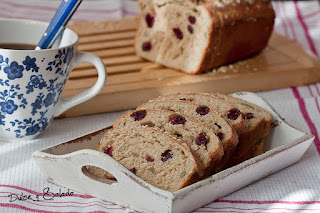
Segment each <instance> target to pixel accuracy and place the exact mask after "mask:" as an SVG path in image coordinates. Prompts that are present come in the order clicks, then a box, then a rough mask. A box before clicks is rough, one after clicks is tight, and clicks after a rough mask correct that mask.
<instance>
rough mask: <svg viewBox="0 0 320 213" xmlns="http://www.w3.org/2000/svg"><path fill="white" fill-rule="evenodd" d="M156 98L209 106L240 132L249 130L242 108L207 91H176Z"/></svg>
mask: <svg viewBox="0 0 320 213" xmlns="http://www.w3.org/2000/svg"><path fill="white" fill-rule="evenodd" d="M155 100H182V101H188V102H192V103H196V104H199V105H201V106H208V107H209V108H210V109H211V110H212V111H216V112H217V113H218V114H219V115H220V116H221V117H222V118H223V119H225V121H227V122H228V123H229V124H230V125H231V126H232V127H233V128H234V129H235V130H236V131H237V133H238V135H239V134H241V133H242V132H245V131H247V129H246V125H245V123H244V119H243V117H242V116H241V113H240V110H239V109H237V107H236V106H235V105H233V104H231V103H228V102H226V101H222V100H220V99H218V98H217V97H214V96H212V95H210V94H207V93H176V94H170V95H164V96H159V97H158V98H155V99H153V100H151V101H155Z"/></svg>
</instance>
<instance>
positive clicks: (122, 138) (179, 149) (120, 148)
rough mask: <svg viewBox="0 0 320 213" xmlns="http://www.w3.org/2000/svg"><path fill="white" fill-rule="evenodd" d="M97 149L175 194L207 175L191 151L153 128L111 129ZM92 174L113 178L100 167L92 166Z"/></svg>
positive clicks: (148, 180)
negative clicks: (204, 174) (201, 175)
mask: <svg viewBox="0 0 320 213" xmlns="http://www.w3.org/2000/svg"><path fill="white" fill-rule="evenodd" d="M97 149H98V150H99V151H101V152H104V153H106V154H108V155H109V156H111V157H113V158H114V159H115V160H117V161H118V162H119V163H121V164H122V165H123V166H125V167H126V168H127V169H129V170H130V171H131V172H132V173H134V174H135V175H137V176H138V177H140V178H141V179H143V180H145V181H146V182H148V183H150V184H152V185H154V186H156V187H158V188H161V189H164V190H167V191H171V192H174V191H177V190H179V189H181V188H183V187H185V186H187V185H189V184H192V183H194V182H195V181H198V180H199V176H200V175H199V174H201V173H203V167H202V165H201V163H199V162H198V159H197V158H195V157H194V155H193V153H192V152H191V151H190V149H189V148H187V147H186V146H185V145H184V144H182V143H181V142H180V141H178V140H177V139H175V138H173V137H172V136H170V135H169V134H165V133H163V132H161V131H159V130H156V129H154V128H150V127H135V128H126V129H113V130H109V131H108V132H107V133H106V134H105V135H104V137H103V138H102V139H101V141H100V143H99V146H98V148H97ZM89 171H90V172H92V173H93V174H95V175H97V176H99V177H104V178H112V177H113V176H112V175H111V174H110V173H108V172H107V171H105V170H102V169H100V168H98V167H94V166H90V167H89Z"/></svg>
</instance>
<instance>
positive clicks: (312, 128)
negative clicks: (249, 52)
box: [291, 87, 320, 203]
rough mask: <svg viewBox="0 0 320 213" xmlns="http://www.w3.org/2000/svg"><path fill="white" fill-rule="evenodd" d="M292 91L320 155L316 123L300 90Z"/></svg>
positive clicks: (294, 89) (293, 89) (294, 88)
mask: <svg viewBox="0 0 320 213" xmlns="http://www.w3.org/2000/svg"><path fill="white" fill-rule="evenodd" d="M291 89H292V92H293V94H294V96H295V98H296V99H297V100H298V103H299V107H300V111H301V113H302V115H303V117H304V119H305V121H306V122H307V124H308V126H309V129H310V131H311V133H312V134H313V135H314V136H315V139H314V143H315V145H316V148H317V150H318V153H319V154H320V141H319V135H318V131H317V128H316V126H315V125H314V123H313V122H312V120H311V118H310V116H309V114H308V112H307V108H306V105H305V103H304V100H303V98H302V97H301V96H300V93H299V91H298V89H297V88H296V87H293V88H291ZM319 203H320V202H319Z"/></svg>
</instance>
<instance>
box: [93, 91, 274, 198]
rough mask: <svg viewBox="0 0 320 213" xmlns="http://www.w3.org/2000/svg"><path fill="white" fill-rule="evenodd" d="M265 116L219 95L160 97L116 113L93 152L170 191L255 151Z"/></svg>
mask: <svg viewBox="0 0 320 213" xmlns="http://www.w3.org/2000/svg"><path fill="white" fill-rule="evenodd" d="M271 118H272V117H271V115H270V114H269V113H268V112H267V111H266V110H264V109H262V108H261V107H259V106H257V105H255V104H252V103H249V102H247V101H244V100H241V99H238V98H234V97H231V96H227V95H222V94H219V93H215V94H206V93H177V94H172V95H166V96H160V97H158V98H156V99H153V100H150V101H149V102H147V103H145V104H143V105H141V106H139V107H137V109H136V110H135V111H130V112H128V113H126V114H124V115H123V116H121V117H119V118H118V119H117V120H116V121H115V124H114V125H113V129H112V130H109V131H108V132H107V133H106V134H105V136H104V137H103V138H102V139H101V140H100V142H99V144H98V147H97V150H99V151H101V152H104V153H106V154H107V155H109V156H111V157H113V158H114V159H115V160H117V161H119V162H120V163H121V164H122V165H124V166H125V167H126V168H127V169H129V170H130V171H131V172H132V173H134V174H135V175H137V176H138V177H140V178H141V179H143V180H145V181H146V182H148V183H150V184H152V185H154V186H156V187H158V188H161V189H164V190H167V191H172V192H173V191H177V190H179V189H181V188H183V187H185V186H187V185H189V184H192V183H194V182H196V181H199V180H201V179H204V178H207V177H208V176H211V175H213V174H215V173H217V172H220V171H222V170H224V169H226V168H228V167H231V166H234V165H236V164H239V163H241V162H243V161H245V160H248V159H250V158H252V157H255V156H257V155H259V154H261V153H262V148H263V144H264V142H263V138H264V137H265V136H266V135H267V134H268V133H269V130H270V125H271ZM89 170H90V171H91V172H92V173H94V174H96V175H98V176H99V177H104V178H109V179H114V177H113V176H112V174H110V173H108V172H107V171H104V170H102V169H100V168H97V167H93V166H91V167H89Z"/></svg>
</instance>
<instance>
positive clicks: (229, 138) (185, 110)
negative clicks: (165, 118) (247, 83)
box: [137, 100, 239, 173]
mask: <svg viewBox="0 0 320 213" xmlns="http://www.w3.org/2000/svg"><path fill="white" fill-rule="evenodd" d="M145 109H159V110H170V111H174V112H177V113H180V114H182V115H186V116H188V117H192V118H194V119H197V120H198V121H200V122H201V123H202V124H204V125H206V126H207V127H209V128H210V129H211V130H213V132H214V133H215V134H216V135H217V136H218V138H219V139H220V140H221V142H222V145H223V151H224V155H223V157H222V160H221V162H220V163H219V165H218V166H216V171H215V173H216V172H218V171H220V170H221V169H222V168H223V167H224V165H225V164H226V163H227V162H228V160H229V158H230V155H231V154H232V153H233V151H234V150H235V148H236V146H237V144H238V142H239V140H238V134H237V133H236V131H235V130H234V129H233V128H232V127H231V126H230V125H229V124H228V123H227V122H226V121H225V120H224V119H223V118H221V117H220V116H219V114H218V113H216V112H215V111H212V110H211V109H210V108H209V107H208V106H205V105H199V104H196V103H192V102H188V101H180V100H177V101H175V100H158V101H149V102H147V103H145V104H143V105H141V106H139V107H137V110H145Z"/></svg>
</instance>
